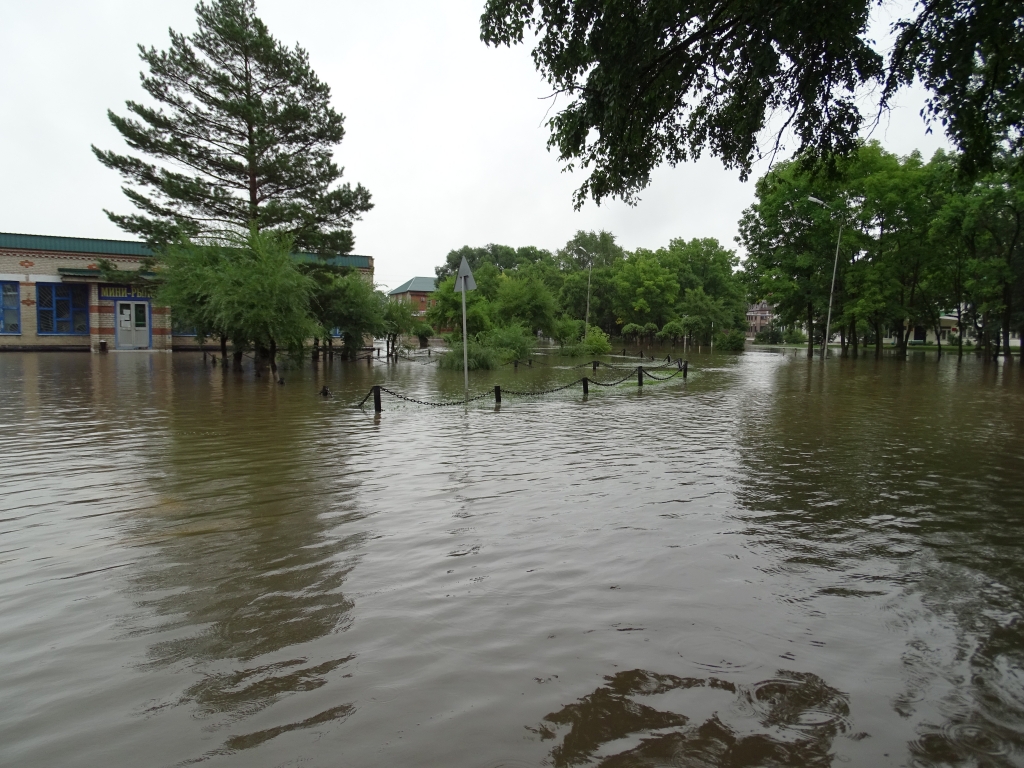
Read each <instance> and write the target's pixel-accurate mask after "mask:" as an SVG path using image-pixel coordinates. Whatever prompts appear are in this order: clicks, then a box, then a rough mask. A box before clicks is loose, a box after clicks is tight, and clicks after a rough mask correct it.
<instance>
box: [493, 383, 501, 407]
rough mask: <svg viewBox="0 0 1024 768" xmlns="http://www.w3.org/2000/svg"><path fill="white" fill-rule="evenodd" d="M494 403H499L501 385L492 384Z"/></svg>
mask: <svg viewBox="0 0 1024 768" xmlns="http://www.w3.org/2000/svg"><path fill="white" fill-rule="evenodd" d="M494 404H495V405H501V385H500V384H495V385H494Z"/></svg>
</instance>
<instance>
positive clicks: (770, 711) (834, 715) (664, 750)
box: [530, 669, 863, 768]
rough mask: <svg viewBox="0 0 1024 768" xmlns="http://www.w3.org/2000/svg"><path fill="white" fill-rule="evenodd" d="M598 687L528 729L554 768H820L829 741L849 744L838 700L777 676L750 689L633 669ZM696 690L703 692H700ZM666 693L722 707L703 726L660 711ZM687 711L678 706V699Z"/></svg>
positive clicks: (702, 719)
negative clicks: (711, 698) (544, 743)
mask: <svg viewBox="0 0 1024 768" xmlns="http://www.w3.org/2000/svg"><path fill="white" fill-rule="evenodd" d="M605 679H606V681H607V684H606V685H603V686H601V687H600V688H598V689H597V690H595V691H594V692H593V693H591V694H588V695H587V696H584V697H583V698H581V699H580V700H579V701H578V702H576V703H574V704H569V705H568V706H565V707H563V708H562V709H561V710H559V711H558V712H553V713H551V714H549V715H547V716H546V717H545V718H544V722H543V723H542V724H541V725H540V726H539V727H537V728H535V729H530V730H532V731H534V732H535V733H537V734H538V735H539V736H540V737H541V738H542V739H554V738H557V736H558V732H559V731H560V730H562V729H564V728H568V729H569V731H568V733H566V734H565V736H564V737H563V739H562V742H561V743H560V744H559V745H558V746H556V747H555V748H554V749H552V750H551V759H552V763H553V765H555V766H556V768H563V767H564V766H574V765H582V764H584V763H589V762H591V761H592V760H593V759H595V758H596V759H598V760H600V762H599V763H598V764H599V765H601V766H604V767H605V768H619V767H620V766H664V765H672V766H680V767H681V768H683V767H686V768H689V767H691V766H692V767H693V768H704V767H705V766H706V767H707V768H710V767H711V766H716V767H721V768H729V767H730V766H737V767H738V766H755V765H756V766H779V767H780V768H781V766H793V768H796V767H797V766H827V765H831V763H832V757H831V747H832V741H833V739H834V738H835V737H836V736H839V735H844V734H846V735H848V736H851V737H852V738H858V737H861V736H863V734H849V731H850V723H849V720H848V717H849V714H850V708H849V702H848V700H847V697H846V695H845V694H843V693H841V692H839V691H837V690H836V689H835V688H832V687H831V686H829V685H828V684H826V683H825V681H824V680H822V679H821V678H820V677H818V676H817V675H813V674H809V673H802V672H787V671H784V670H779V672H778V673H777V677H775V678H773V679H771V680H765V681H762V682H760V683H756V684H754V685H739V684H736V683H732V682H729V681H725V680H718V679H716V678H708V679H700V678H693V677H676V676H675V675H660V674H656V673H654V672H648V671H646V670H642V669H634V670H629V671H626V672H619V673H617V674H615V675H613V676H610V677H606V678H605ZM701 689H703V690H701ZM673 691H679V692H682V691H692V692H694V693H695V694H696V695H697V697H696V698H693V699H691V701H692V702H694V705H695V706H694V707H693V710H694V711H697V712H699V711H701V710H703V709H705V707H702V706H700V705H699V703H698V702H699V699H700V698H701V696H707V695H708V694H710V692H711V691H718V692H721V693H723V694H725V695H726V696H727V697H728V698H727V699H725V700H724V701H723V703H724V704H725V706H724V707H722V708H721V709H718V710H716V711H714V712H713V713H712V714H711V715H710V716H706V713H702V714H701V715H699V716H698V715H694V714H693V713H692V712H691V715H689V716H688V715H687V714H686V713H684V712H676V711H670V710H666V709H664V708H661V706H659V705H664V704H668V703H672V704H675V705H676V706H677V707H678V702H679V701H680V699H679V698H676V699H669V700H667V701H659V697H660V698H661V699H666V698H667V697H666V696H664V694H669V693H670V692H673ZM683 701H686V699H683Z"/></svg>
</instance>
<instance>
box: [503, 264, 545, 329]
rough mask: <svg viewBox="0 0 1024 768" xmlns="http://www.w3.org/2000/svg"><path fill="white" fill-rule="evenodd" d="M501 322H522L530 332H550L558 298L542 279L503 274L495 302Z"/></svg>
mask: <svg viewBox="0 0 1024 768" xmlns="http://www.w3.org/2000/svg"><path fill="white" fill-rule="evenodd" d="M494 312H495V317H496V318H498V319H499V322H500V323H501V324H503V325H504V324H508V323H511V322H519V323H522V324H523V325H524V326H525V327H527V328H529V329H530V330H531V331H541V332H543V333H545V334H548V335H550V334H551V332H552V329H553V328H554V324H555V315H556V313H557V306H556V304H555V297H554V296H552V295H551V291H549V290H548V288H547V286H546V285H544V283H543V282H541V281H540V280H538V279H536V278H530V277H513V278H509V277H503V278H502V280H501V283H500V285H499V287H498V295H497V298H496V301H495V304H494Z"/></svg>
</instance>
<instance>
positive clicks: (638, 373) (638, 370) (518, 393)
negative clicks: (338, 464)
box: [355, 361, 687, 411]
mask: <svg viewBox="0 0 1024 768" xmlns="http://www.w3.org/2000/svg"><path fill="white" fill-rule="evenodd" d="M679 362H680V363H682V361H679ZM659 367H664V366H659ZM620 370H622V369H620ZM686 374H687V365H683V364H680V367H679V370H677V371H675V372H673V373H671V374H669V375H668V376H655V375H654V374H652V373H650V372H649V371H648V370H647V369H646V368H644V367H643V366H636V367H635V368H633V369H632V370H630V371H629V373H627V374H626V375H625V376H623V377H622V378H621V379H618V380H616V381H597V380H596V379H591V378H589V377H580V378H578V379H575V380H573V381H570V382H569V383H568V384H562V385H561V386H558V387H552V388H550V389H538V390H514V389H504V388H502V387H500V386H495V387H494V389H493V390H485V391H484V392H480V393H479V394H476V395H473V397H470V398H469V399H468V400H444V401H440V402H432V401H430V400H420V399H418V398H415V397H409V396H408V395H403V394H402V393H401V392H395V391H394V390H393V389H389V388H388V387H385V386H383V385H375V386H373V387H371V388H370V391H369V392H367V393H366V396H365V397H364V398H363V399H362V400H361V401H360V403H359V405H357V406H355V407H356V408H362V407H363V406H364V405H365V404H366V401H367V400H369V399H370V398H371V397H373V398H374V408H375V410H378V411H379V410H380V394H381V393H385V394H388V395H391V396H392V397H396V398H398V399H399V400H404V401H405V402H407V403H414V404H415V405H425V406H428V407H430V408H446V407H451V406H456V405H468V404H469V403H473V402H476V401H478V400H483V399H484V398H487V397H493V398H494V400H495V402H496V403H500V402H501V397H502V395H508V396H510V397H524V398H525V397H542V396H544V395H551V394H554V393H555V392H562V391H564V390H566V389H570V388H572V387H575V386H577V385H579V384H582V385H583V392H584V395H586V394H587V391H588V386H589V385H590V384H593V385H595V386H598V387H617V386H619V385H620V384H622V383H624V382H626V381H629V380H630V379H632V378H634V377H636V378H637V379H638V381H637V384H638V386H643V379H644V378H648V379H652V380H653V381H668V380H670V379H674V378H676V377H677V376H682V377H683V379H684V380H685V379H686Z"/></svg>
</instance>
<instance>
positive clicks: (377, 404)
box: [373, 384, 383, 413]
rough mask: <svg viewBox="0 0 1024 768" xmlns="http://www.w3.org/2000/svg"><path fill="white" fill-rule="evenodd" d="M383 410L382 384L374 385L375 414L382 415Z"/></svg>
mask: <svg viewBox="0 0 1024 768" xmlns="http://www.w3.org/2000/svg"><path fill="white" fill-rule="evenodd" d="M382 410H383V408H381V407H380V384H374V385H373V412H374V413H380V412H381V411H382Z"/></svg>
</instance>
